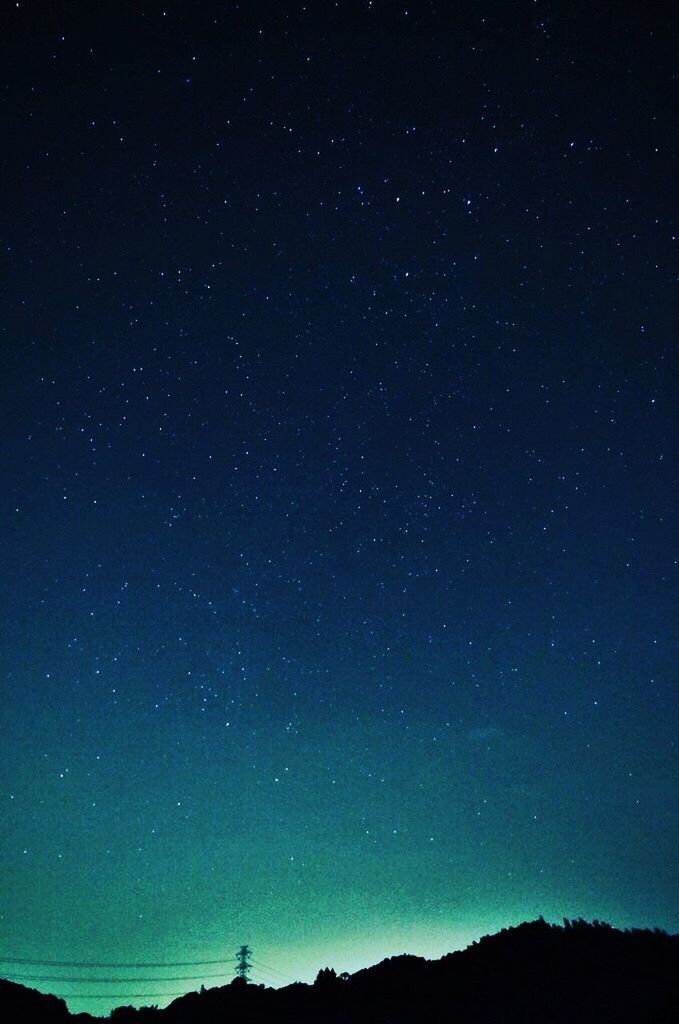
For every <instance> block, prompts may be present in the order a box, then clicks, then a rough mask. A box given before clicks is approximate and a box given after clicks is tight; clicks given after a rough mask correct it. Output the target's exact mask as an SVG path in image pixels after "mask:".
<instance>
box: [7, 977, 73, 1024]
mask: <svg viewBox="0 0 679 1024" xmlns="http://www.w3.org/2000/svg"><path fill="white" fill-rule="evenodd" d="M0 1017H1V1018H2V1020H3V1021H6V1022H7V1024H14V1022H15V1021H16V1022H17V1024H18V1022H23V1021H33V1020H35V1021H40V1022H42V1021H44V1022H45V1024H66V1022H68V1024H73V1021H74V1019H75V1018H74V1017H73V1016H72V1015H71V1014H69V1012H68V1009H67V1008H66V1003H65V1002H64V1000H63V999H57V997H56V996H46V995H44V993H42V992H37V991H36V990H35V989H33V988H25V987H24V985H17V984H16V983H15V982H13V981H5V980H4V979H2V978H0Z"/></svg>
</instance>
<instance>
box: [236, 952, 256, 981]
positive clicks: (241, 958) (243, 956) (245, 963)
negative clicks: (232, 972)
mask: <svg viewBox="0 0 679 1024" xmlns="http://www.w3.org/2000/svg"><path fill="white" fill-rule="evenodd" d="M251 956H252V950H251V949H250V947H249V946H241V947H240V949H239V950H238V952H237V953H236V977H237V978H242V979H243V981H249V980H250V979H249V978H248V971H249V970H250V968H251V966H252V964H251V963H250V961H249V959H248V958H249V957H251Z"/></svg>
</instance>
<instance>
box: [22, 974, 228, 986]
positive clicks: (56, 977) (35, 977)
mask: <svg viewBox="0 0 679 1024" xmlns="http://www.w3.org/2000/svg"><path fill="white" fill-rule="evenodd" d="M5 977H6V976H5ZM229 977H231V973H230V972H227V971H222V972H220V973H219V974H178V975H176V976H175V977H172V978H122V977H120V976H118V977H117V978H65V977H64V976H63V975H62V974H14V975H13V976H12V978H8V979H7V980H8V981H12V980H13V978H19V979H20V980H21V981H68V982H71V981H77V982H79V983H80V982H86V983H87V984H88V985H89V984H90V982H91V983H92V984H97V985H100V984H101V985H107V984H108V985H110V984H113V983H115V984H117V983H118V982H119V981H144V982H146V981H202V980H203V979H206V978H229Z"/></svg>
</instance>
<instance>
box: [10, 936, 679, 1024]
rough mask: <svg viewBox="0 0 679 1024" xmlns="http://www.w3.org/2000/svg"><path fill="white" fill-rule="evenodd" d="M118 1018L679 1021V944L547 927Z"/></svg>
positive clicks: (574, 1023)
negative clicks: (433, 955) (434, 956)
mask: <svg viewBox="0 0 679 1024" xmlns="http://www.w3.org/2000/svg"><path fill="white" fill-rule="evenodd" d="M5 984H7V983H5ZM18 988H20V986H16V985H14V986H12V989H13V990H14V989H18ZM23 991H24V992H28V990H23ZM30 995H31V996H32V997H35V996H36V993H30ZM40 998H42V999H47V998H49V997H45V996H42V997H40ZM54 1003H57V1004H59V1005H61V1004H60V1001H57V1000H54ZM50 1008H51V1010H54V1007H53V1006H52V1004H50ZM3 1009H4V1004H2V1003H0V1012H2V1010H3ZM10 1019H11V1018H10ZM28 1019H29V1018H28V1017H20V1016H17V1017H15V1018H14V1021H16V1024H23V1021H24V1020H26V1021H27V1020H28ZM30 1019H31V1020H41V1021H42V1020H44V1021H52V1020H54V1021H62V1020H64V1017H63V1015H62V1016H61V1017H48V1016H40V1015H38V1016H32V1017H30ZM112 1019H113V1020H114V1021H115V1022H116V1024H126V1022H128V1021H129V1022H134V1024H146V1022H147V1021H153V1022H154V1024H216V1022H217V1021H219V1022H220V1024H229V1022H231V1024H364V1022H365V1024H368V1022H370V1024H420V1022H422V1024H443V1022H446V1024H594V1022H596V1024H679V936H669V935H667V934H665V933H664V932H660V931H636V930H635V931H625V932H621V931H618V930H616V929H614V928H611V927H610V926H609V925H605V924H600V923H598V922H595V923H594V924H587V923H586V922H584V921H573V922H565V926H564V927H560V926H556V925H549V924H547V923H546V922H545V921H543V920H542V919H540V920H539V921H534V922H531V923H529V924H523V925H520V926H519V927H517V928H509V929H505V930H503V931H501V932H499V933H498V934H496V935H491V936H487V937H485V938H483V939H481V940H480V941H479V942H475V943H474V944H473V945H472V946H470V947H468V948H467V949H465V950H463V951H461V952H457V953H449V954H448V955H447V956H444V957H443V958H442V959H441V960H435V961H430V960H425V959H423V958H421V957H414V956H399V957H392V958H391V959H389V960H384V961H383V962H382V963H380V964H377V965H376V966H375V967H370V968H366V969H365V970H362V971H358V972H357V973H356V974H354V975H352V976H350V977H349V976H344V977H337V976H336V975H335V972H334V971H332V970H329V969H325V970H323V971H321V972H319V975H318V977H317V979H316V982H315V983H314V984H313V985H305V984H294V985H289V986H287V987H286V988H283V989H277V990H274V989H266V988H264V987H260V986H257V985H246V984H245V983H244V982H242V981H240V980H237V981H234V982H232V983H231V984H230V985H227V986H224V987H223V988H215V989H209V990H206V991H203V992H200V993H195V992H194V993H190V994H188V995H186V996H182V997H181V998H179V999H176V1000H175V1001H174V1002H173V1003H171V1004H170V1006H168V1007H167V1008H166V1009H164V1010H156V1009H144V1010H133V1009H132V1008H130V1007H120V1008H118V1009H117V1010H115V1011H114V1012H113V1014H112ZM70 1020H71V1024H72V1022H73V1020H74V1018H70ZM13 1024H14V1022H13Z"/></svg>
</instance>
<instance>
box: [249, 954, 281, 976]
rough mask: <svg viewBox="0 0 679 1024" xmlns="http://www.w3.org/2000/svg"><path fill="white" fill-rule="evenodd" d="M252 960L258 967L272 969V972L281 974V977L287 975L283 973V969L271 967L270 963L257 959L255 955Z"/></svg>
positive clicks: (266, 969)
mask: <svg viewBox="0 0 679 1024" xmlns="http://www.w3.org/2000/svg"><path fill="white" fill-rule="evenodd" d="M252 962H253V964H256V965H257V966H258V967H263V968H264V970H265V971H270V972H271V973H272V974H279V975H280V976H281V978H285V977H287V975H285V974H283V972H282V971H279V970H278V968H277V967H270V966H269V965H268V964H265V963H262V961H261V960H255V959H254V957H253V958H252Z"/></svg>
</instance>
